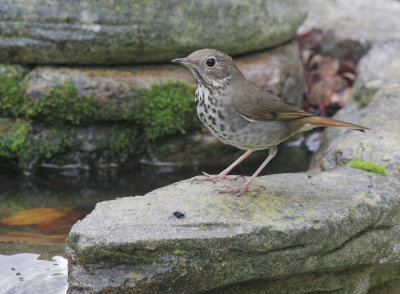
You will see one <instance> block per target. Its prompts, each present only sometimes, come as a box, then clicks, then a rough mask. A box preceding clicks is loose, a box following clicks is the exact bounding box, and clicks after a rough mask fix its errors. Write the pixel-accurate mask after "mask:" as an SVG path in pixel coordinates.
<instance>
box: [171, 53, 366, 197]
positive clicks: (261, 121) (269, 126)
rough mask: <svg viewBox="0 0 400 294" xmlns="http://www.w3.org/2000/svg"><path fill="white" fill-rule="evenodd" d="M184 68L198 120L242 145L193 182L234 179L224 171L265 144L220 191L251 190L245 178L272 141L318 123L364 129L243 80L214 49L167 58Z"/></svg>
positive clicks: (275, 142)
mask: <svg viewBox="0 0 400 294" xmlns="http://www.w3.org/2000/svg"><path fill="white" fill-rule="evenodd" d="M172 62H174V63H179V64H181V65H184V66H185V67H187V68H188V69H189V70H190V71H191V72H192V74H193V76H194V78H195V80H196V84H197V88H196V92H195V103H196V106H197V114H198V116H199V118H200V120H201V122H202V123H203V124H204V125H205V126H206V127H207V128H208V129H209V130H210V132H211V133H212V134H213V135H214V136H216V137H217V138H219V139H220V140H221V141H222V142H223V143H225V144H230V145H233V146H235V147H237V148H239V149H243V150H247V151H246V153H244V154H243V155H242V156H241V157H240V158H239V159H238V160H236V161H235V162H234V163H233V164H231V165H230V166H229V167H228V168H226V169H225V170H224V171H222V172H221V173H220V174H219V175H209V174H206V173H204V175H205V176H206V177H205V178H202V179H197V181H213V182H217V181H220V180H224V179H226V180H235V179H236V178H237V177H227V175H228V173H229V172H230V171H231V170H232V169H233V168H234V167H235V166H236V165H238V164H239V163H240V162H241V161H242V160H244V159H245V158H246V157H247V156H249V155H250V154H251V153H252V152H253V151H255V150H263V149H269V155H268V157H267V159H266V160H265V161H264V162H263V163H262V164H261V166H260V167H259V168H258V169H257V170H256V172H255V173H254V174H253V176H252V177H251V178H250V179H249V180H247V181H246V182H245V184H244V185H243V186H241V187H240V188H227V189H224V190H220V191H219V192H220V193H237V194H239V195H242V194H243V193H244V192H246V191H257V190H258V189H259V188H260V187H255V188H251V187H250V183H251V182H252V181H253V180H254V178H255V177H257V175H258V174H259V173H260V172H261V170H262V169H263V168H264V167H265V166H266V165H267V164H268V162H269V161H270V160H271V159H272V158H273V157H274V156H275V155H276V153H277V151H278V148H277V145H278V144H279V143H280V142H282V141H284V140H286V139H288V138H289V137H291V136H293V135H294V134H296V133H299V132H303V131H307V130H311V129H313V128H316V127H321V126H334V127H344V128H349V129H354V130H359V131H364V130H368V128H366V127H363V126H359V125H355V124H350V123H347V122H343V121H338V120H333V119H330V118H325V117H321V116H316V115H313V114H311V113H308V112H306V111H304V110H302V109H300V108H299V107H297V106H296V105H294V104H292V103H290V102H287V101H285V100H283V99H281V98H279V97H277V96H275V95H272V94H270V93H268V92H266V91H264V90H262V89H260V88H258V87H257V86H255V85H254V84H252V83H251V82H249V81H248V80H246V78H245V77H244V76H243V74H242V73H241V71H240V70H239V69H238V68H237V66H236V65H235V63H234V62H233V60H232V58H231V57H230V56H228V55H226V54H225V53H223V52H221V51H218V50H214V49H201V50H197V51H195V52H193V53H192V54H190V55H189V56H188V57H186V58H178V59H174V60H172Z"/></svg>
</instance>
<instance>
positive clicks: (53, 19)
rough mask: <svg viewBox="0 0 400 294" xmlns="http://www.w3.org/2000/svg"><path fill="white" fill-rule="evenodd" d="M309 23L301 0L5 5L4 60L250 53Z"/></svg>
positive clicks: (100, 60)
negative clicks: (206, 50) (205, 51)
mask: <svg viewBox="0 0 400 294" xmlns="http://www.w3.org/2000/svg"><path fill="white" fill-rule="evenodd" d="M304 17H305V10H304V8H303V5H302V2H301V1H297V0H285V1H276V0H268V1H251V2H249V1H243V0H235V1H222V2H221V1H180V0H174V1H145V2H143V1H126V0H115V1H106V0H101V1H74V0H68V1H59V0H35V1H23V0H20V1H15V2H13V3H10V2H9V1H7V0H1V1H0V23H1V30H0V37H1V39H2V44H1V48H2V50H1V51H0V61H3V62H4V61H6V62H14V63H25V64H90V65H94V64H131V63H149V62H168V61H169V60H171V59H172V58H176V57H177V56H186V55H187V54H188V53H190V52H191V51H194V50H196V49H198V48H205V47H210V46H211V47H213V48H218V49H221V50H223V51H226V52H227V53H229V54H243V53H248V52H252V51H256V50H262V49H266V48H270V47H272V46H276V45H279V44H282V43H283V42H285V41H288V40H290V39H291V38H292V37H293V35H294V33H295V31H296V29H297V27H298V25H299V24H300V23H301V22H302V21H303V19H304ZM205 27H207V28H208V29H207V31H206V30H204V28H205Z"/></svg>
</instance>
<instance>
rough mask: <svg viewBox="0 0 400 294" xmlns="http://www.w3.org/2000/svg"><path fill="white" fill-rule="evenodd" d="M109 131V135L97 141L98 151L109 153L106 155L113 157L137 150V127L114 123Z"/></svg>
mask: <svg viewBox="0 0 400 294" xmlns="http://www.w3.org/2000/svg"><path fill="white" fill-rule="evenodd" d="M109 133H110V135H109V136H107V137H106V138H103V139H99V141H98V142H97V148H96V149H97V150H98V151H100V152H102V153H107V154H106V155H107V156H108V157H111V158H115V157H118V156H121V154H122V153H134V152H137V150H136V149H137V146H138V140H137V137H138V131H137V128H135V127H133V126H129V125H114V126H113V127H112V129H111V131H110V132H109ZM103 155H104V154H103Z"/></svg>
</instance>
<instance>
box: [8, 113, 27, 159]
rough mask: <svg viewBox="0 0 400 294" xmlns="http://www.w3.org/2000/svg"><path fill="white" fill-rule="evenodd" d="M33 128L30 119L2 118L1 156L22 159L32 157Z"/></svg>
mask: <svg viewBox="0 0 400 294" xmlns="http://www.w3.org/2000/svg"><path fill="white" fill-rule="evenodd" d="M31 129H32V126H31V122H30V121H25V120H21V119H17V120H15V121H13V120H8V119H5V118H2V119H0V156H1V157H6V158H10V159H11V158H18V159H22V160H24V159H27V158H29V157H31V156H32V152H31V150H30V149H31V146H30V144H29V141H30V138H31Z"/></svg>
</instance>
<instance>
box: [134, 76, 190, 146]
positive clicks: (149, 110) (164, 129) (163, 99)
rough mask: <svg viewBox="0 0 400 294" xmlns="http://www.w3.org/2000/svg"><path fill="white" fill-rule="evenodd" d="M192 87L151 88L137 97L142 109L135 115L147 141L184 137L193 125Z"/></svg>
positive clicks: (161, 86) (177, 84)
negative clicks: (141, 102) (181, 135)
mask: <svg viewBox="0 0 400 294" xmlns="http://www.w3.org/2000/svg"><path fill="white" fill-rule="evenodd" d="M193 91H194V89H193V88H192V87H189V86H187V85H186V84H183V83H172V82H168V83H166V84H163V85H160V86H158V85H153V86H152V88H151V90H150V91H143V92H142V93H141V95H140V97H141V99H142V101H143V106H142V107H141V110H140V112H139V113H137V114H136V115H135V117H136V118H137V120H138V122H139V123H140V124H141V125H142V126H143V129H144V132H145V136H146V138H147V139H155V138H158V137H161V136H165V135H172V134H176V133H181V134H184V133H185V131H186V130H188V129H190V128H191V127H193V125H194V120H193V118H194V117H196V116H195V107H194V104H193Z"/></svg>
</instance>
